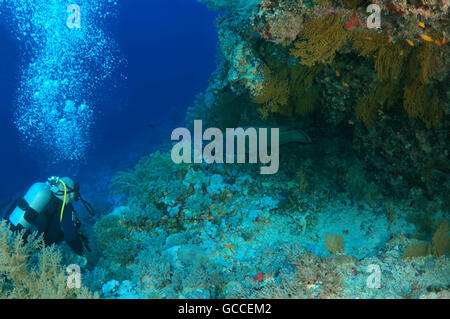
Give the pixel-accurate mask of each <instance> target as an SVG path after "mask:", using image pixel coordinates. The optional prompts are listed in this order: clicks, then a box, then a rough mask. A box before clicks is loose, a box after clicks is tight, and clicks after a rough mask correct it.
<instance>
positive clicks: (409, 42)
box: [405, 39, 414, 47]
mask: <svg viewBox="0 0 450 319" xmlns="http://www.w3.org/2000/svg"><path fill="white" fill-rule="evenodd" d="M405 41H406V42H407V43H408V44H409V45H410V46H412V47H413V46H414V43H413V42H412V41H411V40H408V39H405Z"/></svg>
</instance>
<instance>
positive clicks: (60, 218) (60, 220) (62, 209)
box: [59, 180, 67, 223]
mask: <svg viewBox="0 0 450 319" xmlns="http://www.w3.org/2000/svg"><path fill="white" fill-rule="evenodd" d="M59 181H60V182H61V183H62V184H63V186H64V200H63V205H62V207H61V216H60V217H59V222H60V223H62V218H63V214H64V207H65V206H66V197H67V186H66V183H64V182H63V181H62V180H59Z"/></svg>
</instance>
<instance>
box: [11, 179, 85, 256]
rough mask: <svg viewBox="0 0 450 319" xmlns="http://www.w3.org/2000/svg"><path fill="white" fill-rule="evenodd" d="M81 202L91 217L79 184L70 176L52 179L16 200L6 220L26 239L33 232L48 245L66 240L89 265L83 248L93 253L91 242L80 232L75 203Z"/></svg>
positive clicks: (31, 188) (33, 186)
mask: <svg viewBox="0 0 450 319" xmlns="http://www.w3.org/2000/svg"><path fill="white" fill-rule="evenodd" d="M77 201H81V203H82V204H83V205H84V207H85V208H86V210H87V211H88V213H89V214H91V215H93V210H92V206H91V205H90V204H89V203H88V202H86V201H85V200H84V199H83V198H82V197H81V195H80V187H79V184H78V183H77V182H76V181H74V180H73V179H71V178H69V177H63V178H59V177H55V176H52V177H50V178H49V179H48V180H47V182H46V183H36V184H34V185H32V186H31V187H30V189H29V190H28V191H27V193H26V194H25V196H24V197H21V198H19V199H17V200H16V201H15V202H14V203H13V204H12V205H11V207H10V208H9V209H8V210H7V211H6V214H5V217H4V218H5V219H6V220H8V222H9V224H10V225H11V230H12V231H20V230H23V229H25V238H26V236H27V235H28V234H31V233H32V232H34V231H37V232H38V233H42V234H43V237H44V242H45V244H46V245H52V244H60V243H61V242H62V241H63V240H65V241H66V242H67V244H68V245H69V247H70V248H71V249H72V250H73V252H75V254H77V255H78V256H79V257H81V258H79V259H82V263H84V264H86V262H87V260H86V258H85V257H84V249H83V248H85V249H86V250H88V251H90V248H89V243H88V239H87V237H86V236H84V235H82V234H80V233H79V232H78V230H79V228H80V227H81V223H80V221H79V219H78V217H77V213H76V211H75V209H74V207H73V205H72V204H73V203H74V202H77Z"/></svg>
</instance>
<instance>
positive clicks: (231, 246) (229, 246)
mask: <svg viewBox="0 0 450 319" xmlns="http://www.w3.org/2000/svg"><path fill="white" fill-rule="evenodd" d="M223 247H225V248H229V249H233V248H234V246H233V245H229V244H225V245H223Z"/></svg>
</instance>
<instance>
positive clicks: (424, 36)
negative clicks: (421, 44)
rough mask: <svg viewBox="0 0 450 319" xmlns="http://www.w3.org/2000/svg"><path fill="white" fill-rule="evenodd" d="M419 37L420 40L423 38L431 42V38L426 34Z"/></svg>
mask: <svg viewBox="0 0 450 319" xmlns="http://www.w3.org/2000/svg"><path fill="white" fill-rule="evenodd" d="M420 37H421V38H422V40H424V41H427V42H433V39H432V38H430V37H429V36H427V35H421V36H420Z"/></svg>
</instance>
